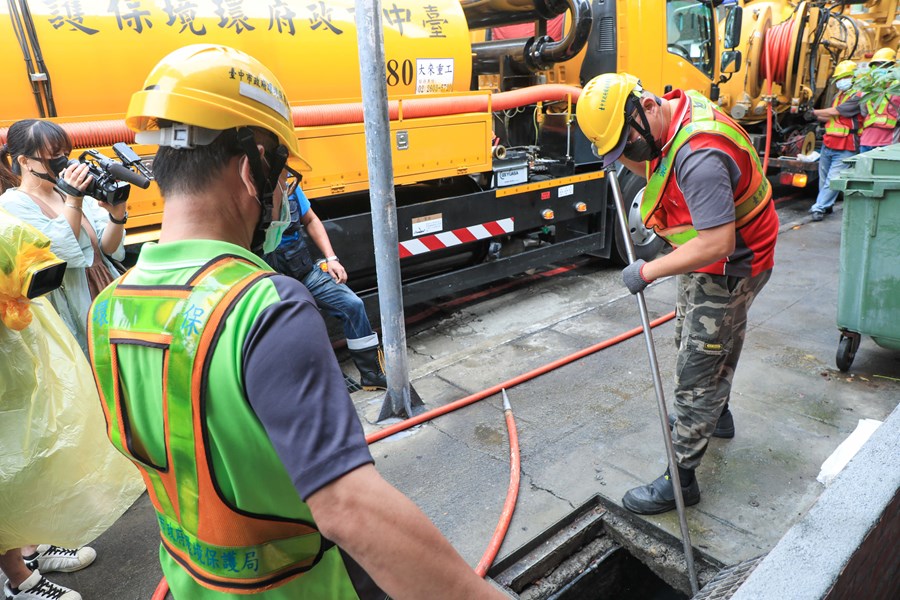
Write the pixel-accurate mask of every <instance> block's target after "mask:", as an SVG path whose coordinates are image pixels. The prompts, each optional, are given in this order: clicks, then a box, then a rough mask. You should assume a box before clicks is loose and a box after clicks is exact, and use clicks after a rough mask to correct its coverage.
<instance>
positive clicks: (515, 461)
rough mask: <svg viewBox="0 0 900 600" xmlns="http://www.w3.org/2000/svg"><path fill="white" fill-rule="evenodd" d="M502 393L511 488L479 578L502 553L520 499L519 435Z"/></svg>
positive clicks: (489, 544)
mask: <svg viewBox="0 0 900 600" xmlns="http://www.w3.org/2000/svg"><path fill="white" fill-rule="evenodd" d="M502 392H503V413H504V415H505V416H506V431H507V432H508V434H509V487H508V488H507V490H506V501H504V503H503V510H502V511H501V512H500V520H499V521H498V522H497V527H496V528H495V529H494V535H493V536H492V537H491V541H490V543H488V547H487V550H485V551H484V555H483V556H482V557H481V560H480V561H478V566H477V567H475V572H476V573H478V576H479V577H484V576H485V575H487V572H488V569H490V568H491V565H492V564H494V559H495V558H496V557H497V552H499V551H500V546H501V545H502V544H503V540H504V539H505V538H506V532H507V531H508V530H509V524H510V522H511V521H512V516H513V511H515V510H516V499H517V498H518V497H519V479H520V477H521V473H520V471H521V468H520V461H519V433H518V431H517V430H516V420H515V419H514V418H513V412H512V406H510V404H509V397H508V396H507V395H506V390H502Z"/></svg>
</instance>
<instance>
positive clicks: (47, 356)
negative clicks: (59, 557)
mask: <svg viewBox="0 0 900 600" xmlns="http://www.w3.org/2000/svg"><path fill="white" fill-rule="evenodd" d="M64 264H65V263H62V262H61V261H59V260H58V259H56V257H55V256H54V255H53V254H52V253H51V252H50V241H49V240H48V239H47V238H46V237H45V236H44V235H43V234H41V233H40V232H39V231H38V230H36V229H34V228H33V227H31V226H29V225H27V224H25V223H23V222H22V221H20V220H19V219H17V218H15V217H13V216H11V215H10V214H9V213H7V212H6V211H4V210H2V209H0V553H2V552H6V551H8V550H10V549H12V548H18V547H21V546H24V545H29V544H44V543H47V544H56V545H59V546H69V547H73V546H81V545H84V544H86V543H88V542H90V541H91V540H93V539H94V538H96V537H97V536H98V535H100V534H101V533H103V532H104V531H106V529H108V528H109V527H110V526H111V525H112V524H113V523H114V522H115V521H116V519H118V518H119V516H121V514H122V513H123V512H125V510H126V509H127V508H128V507H129V506H131V504H132V503H133V502H134V501H135V499H136V498H137V497H138V496H139V495H140V494H141V492H142V491H143V490H144V484H143V481H142V480H141V478H140V476H139V474H138V472H137V469H135V467H134V465H132V464H131V463H130V462H129V461H128V460H126V459H125V458H124V457H123V456H122V455H121V454H119V453H118V452H116V451H115V449H114V448H113V447H112V445H111V444H110V443H109V440H108V439H107V437H106V422H105V420H104V418H103V410H102V409H101V407H100V400H99V397H98V395H97V390H96V387H95V386H94V380H93V375H92V374H91V368H90V365H88V362H87V360H86V359H85V357H84V353H83V352H82V351H81V348H80V347H79V346H78V343H77V342H76V341H75V338H74V337H72V334H71V333H70V332H69V330H68V329H67V328H66V326H65V325H64V324H63V322H62V320H61V319H60V318H59V315H57V314H56V312H55V311H54V310H53V308H52V307H51V306H50V303H49V302H47V300H46V299H43V298H36V299H29V298H28V296H29V295H30V296H36V295H38V294H40V293H45V292H47V291H49V290H48V289H47V288H48V287H50V286H53V285H54V284H55V285H58V284H59V281H60V280H61V277H62V269H63V268H64Z"/></svg>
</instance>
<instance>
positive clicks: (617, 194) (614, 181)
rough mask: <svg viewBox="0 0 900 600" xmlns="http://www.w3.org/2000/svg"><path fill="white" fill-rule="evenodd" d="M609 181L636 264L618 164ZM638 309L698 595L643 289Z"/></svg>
mask: <svg viewBox="0 0 900 600" xmlns="http://www.w3.org/2000/svg"><path fill="white" fill-rule="evenodd" d="M607 175H608V176H609V184H610V187H612V192H613V199H614V200H615V202H616V214H617V215H618V221H619V230H620V231H621V232H622V239H623V240H625V251H626V254H627V255H628V262H629V263H633V262H634V260H635V258H634V245H633V244H632V242H631V231H630V230H629V228H628V217H627V214H628V213H626V212H625V201H624V200H623V199H622V190H621V188H620V187H619V176H618V175H617V174H616V171H615V167H614V168H612V169H610V170H609V171H607ZM635 296H637V302H638V309H639V310H640V313H641V325H642V326H643V327H644V341H646V342H647V356H648V357H649V359H650V371H651V373H652V375H653V387H654V388H656V402H657V404H658V405H659V406H658V408H659V420H660V424H661V425H662V430H663V438H664V439H665V442H666V454H667V455H668V457H669V477H670V478H671V479H672V488H673V489H674V492H675V508H676V509H677V511H678V520H679V521H680V523H681V539H682V542H683V543H684V560H685V562H686V563H687V571H688V576H689V577H690V579H691V592H692V594H693V595H696V594H697V593H698V592H699V591H700V588H699V586H698V585H697V571H696V569H695V567H694V548H693V546H691V532H690V531H689V530H688V524H687V518H686V517H685V514H684V497H683V495H682V494H681V477H679V475H678V461H677V460H676V458H675V446H673V445H672V432H671V431H670V430H669V414H668V411H667V410H666V398H665V396H664V394H663V388H662V379H661V378H660V376H659V363H658V362H657V361H656V346H654V344H653V332H652V331H651V330H650V316H649V315H648V313H647V302H646V300H644V292H638V293H637V294H635Z"/></svg>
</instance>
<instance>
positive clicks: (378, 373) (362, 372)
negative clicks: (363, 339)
mask: <svg viewBox="0 0 900 600" xmlns="http://www.w3.org/2000/svg"><path fill="white" fill-rule="evenodd" d="M350 357H351V358H352V359H353V364H355V365H356V368H357V369H359V383H360V385H362V388H363V389H364V390H367V391H370V392H371V391H373V390H386V389H387V377H386V376H385V374H384V353H383V352H382V351H381V346H372V347H371V348H363V349H361V350H351V351H350Z"/></svg>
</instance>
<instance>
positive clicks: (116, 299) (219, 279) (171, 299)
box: [88, 255, 333, 594]
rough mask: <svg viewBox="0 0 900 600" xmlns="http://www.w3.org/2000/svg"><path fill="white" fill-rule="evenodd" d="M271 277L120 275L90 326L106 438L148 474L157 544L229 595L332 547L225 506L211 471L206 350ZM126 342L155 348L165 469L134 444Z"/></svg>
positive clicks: (305, 525) (223, 270)
mask: <svg viewBox="0 0 900 600" xmlns="http://www.w3.org/2000/svg"><path fill="white" fill-rule="evenodd" d="M270 275H273V273H272V272H269V271H264V270H262V269H260V268H259V267H258V266H256V265H254V264H252V263H250V262H248V261H246V260H245V259H243V258H240V257H236V256H229V255H226V256H221V257H218V258H217V259H214V260H213V261H210V262H209V263H207V264H206V265H204V267H202V268H201V269H199V270H198V271H197V273H195V274H194V276H193V277H191V278H190V280H189V281H188V283H187V284H186V285H168V286H156V287H153V286H140V285H138V286H135V285H128V284H127V277H128V275H127V274H126V275H125V276H123V277H122V278H120V279H119V280H118V281H116V282H115V283H114V284H113V285H111V286H109V287H108V288H106V289H105V290H104V291H103V292H101V294H100V295H98V296H97V298H96V300H95V302H94V304H93V306H92V307H91V312H90V315H89V322H88V327H89V336H88V338H89V340H90V352H91V359H92V362H93V364H94V369H95V378H96V382H97V387H98V389H99V391H100V397H101V401H102V402H101V404H102V406H103V410H104V413H105V416H106V422H107V433H108V435H109V439H110V441H111V442H112V443H113V445H114V446H115V447H116V448H117V449H118V450H119V451H120V452H122V453H123V454H124V455H125V456H127V457H128V458H129V459H131V460H132V461H133V462H134V463H135V465H136V466H137V467H138V469H139V470H140V472H141V474H142V475H143V477H144V481H145V483H146V484H147V490H148V493H149V495H150V499H151V501H152V503H153V505H154V507H155V508H156V511H157V519H158V522H159V527H160V536H161V538H162V544H163V547H164V548H165V549H166V551H167V552H168V553H169V554H170V555H171V556H172V558H173V559H174V560H175V561H177V562H178V563H179V564H180V565H181V566H182V567H183V568H184V569H185V570H186V571H187V572H189V573H190V574H191V576H192V577H193V578H194V579H195V580H197V582H198V583H200V584H201V585H203V586H204V587H207V588H210V589H212V590H216V591H219V592H223V593H228V594H248V593H257V592H260V591H264V590H268V589H273V588H276V587H278V586H280V585H282V584H284V583H286V582H288V581H290V580H292V579H294V578H296V577H298V576H300V575H302V574H303V573H304V572H306V571H308V570H309V569H311V568H312V567H313V566H315V565H316V563H317V562H318V561H319V559H320V558H321V556H322V553H323V552H324V551H325V550H327V549H328V548H330V547H332V546H333V545H332V544H331V543H330V542H327V540H323V539H322V537H321V536H320V535H319V533H318V530H317V529H316V528H315V525H314V524H313V523H310V522H305V521H301V520H297V519H288V518H283V517H279V516H265V515H253V514H250V513H248V512H246V511H243V510H240V509H237V508H235V507H232V506H229V505H228V504H227V503H226V502H225V501H224V500H223V498H222V497H221V496H220V493H219V492H218V490H217V487H216V486H217V484H216V480H215V479H216V478H215V477H214V476H213V473H212V469H213V466H212V459H211V457H210V454H209V451H208V448H207V447H206V437H205V436H206V434H207V431H206V428H207V424H206V422H205V402H206V399H205V393H206V382H207V377H208V369H209V364H210V362H211V358H212V348H214V345H215V341H216V339H217V337H218V335H219V333H220V331H221V328H223V327H224V325H225V319H226V318H227V317H228V315H229V314H230V313H231V311H232V309H233V307H234V306H235V305H236V304H237V302H238V301H239V300H240V299H241V298H242V297H243V295H244V293H245V292H246V291H248V290H249V289H250V288H251V287H252V286H253V285H254V284H256V283H258V282H259V281H260V280H262V279H263V278H265V277H268V276H270ZM129 345H138V346H149V347H151V348H158V349H159V350H160V352H161V355H162V366H163V368H162V372H161V373H160V377H159V380H157V381H152V380H151V381H146V380H142V381H141V386H143V387H144V388H145V389H151V388H150V386H153V385H157V386H160V387H161V389H162V399H163V406H162V413H163V427H164V431H165V442H166V450H165V451H166V457H165V464H161V465H155V464H151V462H150V460H149V458H148V457H146V456H143V455H142V454H141V449H140V448H136V447H135V445H134V443H133V441H134V440H135V439H140V436H136V435H134V433H135V432H134V430H133V428H134V424H133V423H131V421H130V420H129V418H128V414H127V407H126V404H125V403H124V402H123V398H122V394H123V387H122V381H121V379H120V366H119V351H120V347H123V346H129ZM151 379H152V378H151ZM221 476H224V477H227V474H221ZM297 502H298V503H299V502H301V501H300V499H299V498H297Z"/></svg>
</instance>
